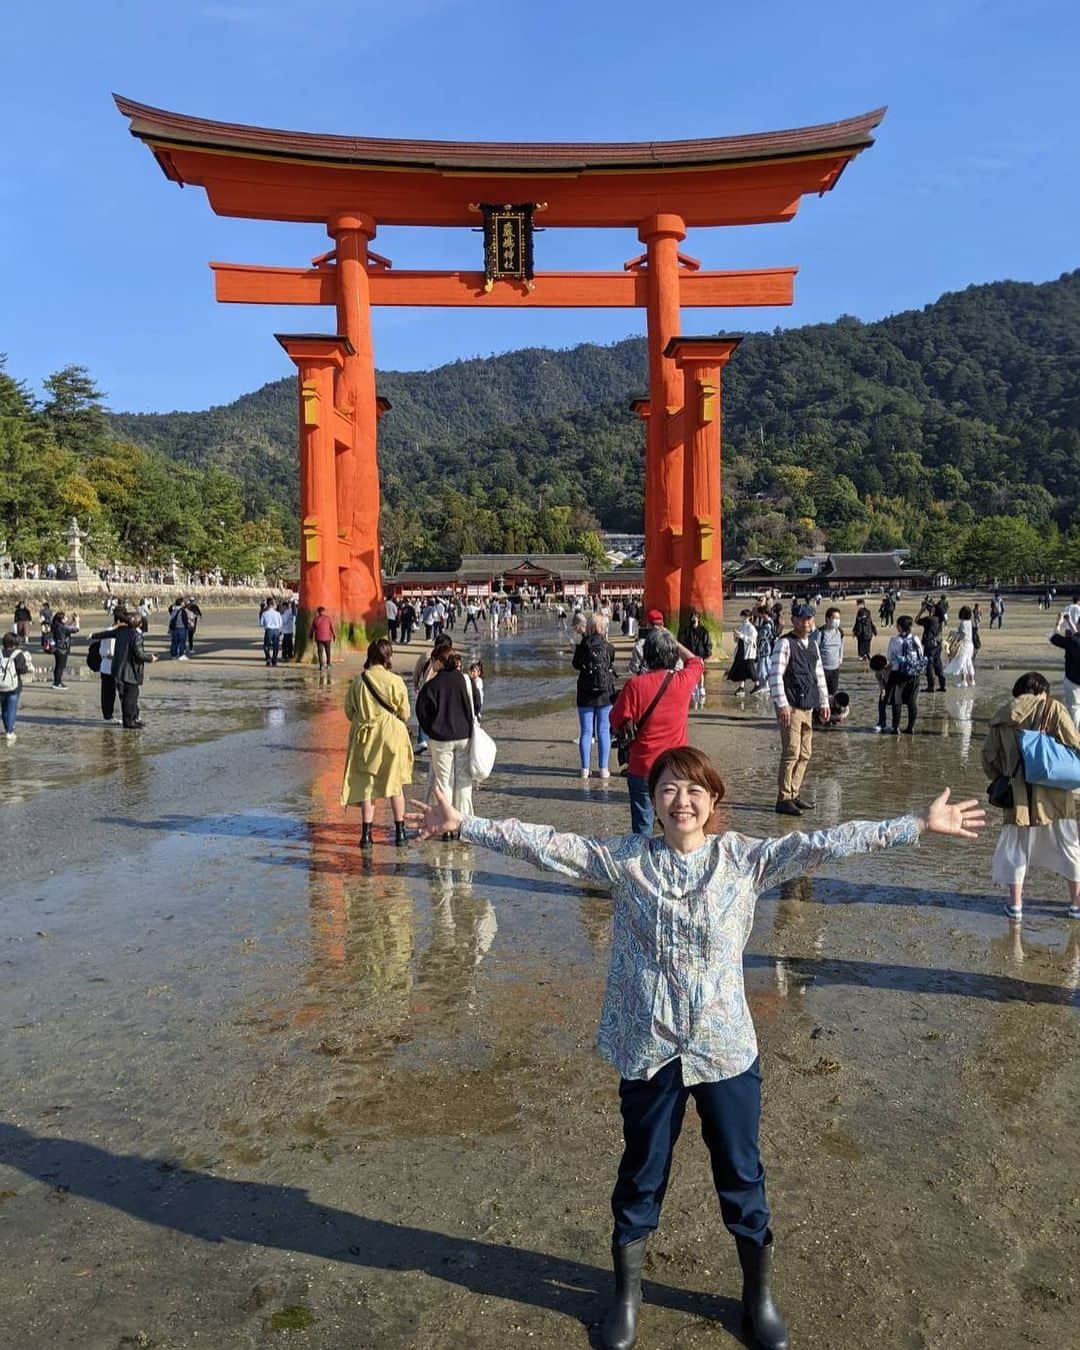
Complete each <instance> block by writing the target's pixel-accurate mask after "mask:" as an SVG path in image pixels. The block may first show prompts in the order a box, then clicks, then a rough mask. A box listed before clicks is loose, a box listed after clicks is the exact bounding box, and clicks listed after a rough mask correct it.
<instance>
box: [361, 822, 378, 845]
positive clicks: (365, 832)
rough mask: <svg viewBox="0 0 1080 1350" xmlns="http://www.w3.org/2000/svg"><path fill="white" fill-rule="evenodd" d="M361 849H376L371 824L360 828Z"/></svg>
mask: <svg viewBox="0 0 1080 1350" xmlns="http://www.w3.org/2000/svg"><path fill="white" fill-rule="evenodd" d="M360 847H361V848H374V847H375V840H374V839H373V838H372V836H371V825H370V823H369V824H366V825H361V826H360Z"/></svg>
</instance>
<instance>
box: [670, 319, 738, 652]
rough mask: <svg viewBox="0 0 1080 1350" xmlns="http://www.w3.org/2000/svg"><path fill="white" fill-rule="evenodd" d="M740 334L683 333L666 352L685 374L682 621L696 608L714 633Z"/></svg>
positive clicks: (719, 611)
mask: <svg viewBox="0 0 1080 1350" xmlns="http://www.w3.org/2000/svg"><path fill="white" fill-rule="evenodd" d="M740 340H741V339H739V338H711V337H680V338H674V339H673V340H672V341H671V342H669V343H668V345H667V348H666V349H665V352H664V354H665V356H667V357H668V358H669V359H670V360H671V361H673V362H674V364H675V366H676V367H677V368H678V370H679V371H680V372H681V375H682V379H683V399H682V408H683V412H682V418H683V437H684V441H685V446H684V450H683V491H682V502H683V505H682V512H683V530H684V532H683V548H682V572H681V584H680V595H679V610H680V613H679V620H678V623H679V625H681V624H682V623H683V622H684V621H685V620H686V619H687V618H688V617H689V615H690V611H691V610H692V609H696V610H697V612H698V614H700V616H701V621H702V623H704V624H705V626H706V627H707V628H708V629H709V630H710V631H711V633H712V634H713V636H714V637H716V636H717V635H718V634H719V631H720V624H721V620H722V619H723V608H724V591H723V558H722V550H721V525H722V521H721V499H720V454H721V450H720V422H721V416H720V408H721V398H720V375H721V371H722V370H723V368H724V366H725V365H727V363H728V361H729V360H730V359H731V354H732V352H734V350H735V348H736V347H737V346H738V345H739V342H740ZM671 617H672V616H671V615H669V620H670V619H671ZM676 626H677V625H676V624H675V623H674V622H672V627H676Z"/></svg>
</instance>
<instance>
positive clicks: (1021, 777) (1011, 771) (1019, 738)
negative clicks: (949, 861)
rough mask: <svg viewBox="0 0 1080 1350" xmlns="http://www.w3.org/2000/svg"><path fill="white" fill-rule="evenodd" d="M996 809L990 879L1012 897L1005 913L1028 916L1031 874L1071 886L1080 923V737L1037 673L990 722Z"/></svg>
mask: <svg viewBox="0 0 1080 1350" xmlns="http://www.w3.org/2000/svg"><path fill="white" fill-rule="evenodd" d="M982 763H983V768H984V769H985V771H986V773H987V775H988V777H989V778H990V779H992V780H993V781H992V782H991V783H990V788H989V796H990V801H991V804H992V805H995V806H998V807H1000V809H1001V810H1002V811H1003V812H1004V820H1003V823H1002V827H1001V834H1000V836H999V838H998V842H997V848H996V849H995V850H994V858H993V862H992V863H991V867H990V875H991V878H992V880H994V881H995V882H996V883H997V884H998V885H1000V886H1005V887H1007V888H1008V891H1009V899H1008V901H1007V903H1006V905H1005V912H1006V914H1007V915H1008V916H1009V918H1010V919H1013V920H1020V919H1022V918H1023V912H1024V911H1023V905H1024V883H1025V881H1026V879H1027V873H1028V871H1029V869H1030V868H1033V867H1034V868H1038V869H1040V870H1042V871H1044V872H1053V873H1055V874H1056V875H1057V876H1061V877H1064V878H1065V879H1066V881H1068V883H1069V910H1068V913H1069V917H1070V918H1071V919H1080V835H1078V832H1077V824H1076V805H1075V799H1074V797H1073V793H1072V789H1071V787H1069V786H1060V785H1059V786H1055V785H1054V784H1055V783H1058V784H1060V783H1065V784H1068V783H1071V782H1073V779H1072V778H1071V777H1070V776H1069V775H1070V773H1071V772H1072V771H1073V770H1074V769H1075V768H1076V767H1077V766H1078V765H1080V732H1078V731H1077V729H1076V725H1075V723H1074V722H1073V720H1072V718H1071V717H1070V715H1069V713H1068V710H1067V709H1066V708H1065V705H1064V704H1062V703H1059V702H1058V700H1057V699H1055V698H1052V697H1051V696H1050V685H1049V684H1048V683H1047V681H1046V679H1045V677H1044V676H1042V675H1040V674H1039V673H1038V672H1037V671H1030V672H1029V673H1028V674H1026V675H1021V677H1020V678H1019V679H1018V680H1017V681H1016V683H1015V684H1014V685H1013V689H1012V698H1011V699H1010V700H1009V701H1008V702H1007V703H1004V704H1002V706H1001V707H1000V708H999V709H998V710H997V712H996V713H994V715H993V717H991V719H990V729H989V731H988V732H987V734H986V740H985V742H984V744H983V749H982Z"/></svg>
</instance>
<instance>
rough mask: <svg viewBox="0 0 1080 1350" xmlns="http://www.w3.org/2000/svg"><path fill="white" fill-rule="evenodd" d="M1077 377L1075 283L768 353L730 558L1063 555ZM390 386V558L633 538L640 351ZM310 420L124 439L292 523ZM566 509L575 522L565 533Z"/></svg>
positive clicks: (597, 353)
mask: <svg viewBox="0 0 1080 1350" xmlns="http://www.w3.org/2000/svg"><path fill="white" fill-rule="evenodd" d="M691 317H692V316H689V315H688V316H687V318H688V319H689V318H691ZM1078 356H1080V271H1077V272H1072V273H1069V274H1067V275H1065V276H1063V277H1061V278H1060V279H1059V280H1057V281H1052V282H1047V283H1045V284H1042V285H1032V284H1028V283H1017V282H998V283H995V284H992V285H985V286H972V287H969V288H968V289H967V290H965V291H962V292H959V293H956V294H950V295H946V296H943V297H942V298H941V299H940V300H938V301H937V302H935V303H934V304H932V305H928V306H926V308H924V309H922V310H913V311H910V312H907V313H903V314H897V315H894V316H893V317H891V318H888V319H884V320H881V321H880V322H877V323H869V324H864V323H861V322H859V321H858V320H857V319H853V318H842V319H840V320H838V321H837V322H836V323H832V324H817V325H814V326H811V327H805V328H797V329H790V330H786V331H783V330H778V331H777V332H774V333H771V334H752V335H751V336H749V337H747V338H746V340H745V341H744V342H743V344H742V345H741V347H740V348H739V349H738V351H737V352H736V354H735V356H734V358H733V359H732V361H731V363H730V365H729V366H728V368H727V371H726V372H725V382H724V442H725V446H724V464H725V469H724V492H725V499H726V501H725V520H724V534H725V548H726V551H727V552H728V554H729V555H730V554H732V553H735V554H737V555H741V554H744V553H758V552H761V553H767V554H771V555H774V556H777V557H780V558H790V557H791V556H792V555H793V554H794V553H795V552H796V551H798V550H799V549H802V548H805V547H808V546H811V545H821V544H827V545H828V546H830V547H833V548H859V547H870V548H886V547H892V546H894V545H908V546H911V547H914V548H916V550H917V551H918V552H920V553H921V554H922V555H923V556H925V557H926V558H927V560H928V561H929V560H935V561H938V560H941V559H943V558H945V557H946V556H947V555H949V554H950V553H954V552H955V549H956V545H957V542H958V540H960V539H961V538H962V537H963V536H964V534H965V533H966V532H967V531H968V530H969V528H970V527H971V526H972V525H973V524H975V523H976V522H978V521H980V520H982V519H985V518H987V517H999V516H1010V517H1015V518H1016V519H1018V520H1019V521H1021V522H1026V523H1027V524H1028V525H1029V526H1031V527H1032V529H1033V530H1034V531H1036V532H1038V533H1039V534H1040V535H1041V537H1042V538H1043V540H1044V542H1045V541H1046V540H1047V539H1053V538H1054V537H1055V536H1054V528H1053V527H1055V526H1057V527H1060V528H1061V529H1063V530H1067V529H1068V528H1069V526H1070V525H1071V523H1072V521H1073V520H1074V518H1076V516H1077V508H1078V506H1080V359H1078ZM378 383H379V391H380V393H382V394H384V395H385V396H386V397H388V398H389V399H390V400H391V402H392V404H393V411H392V413H390V414H389V415H388V416H387V417H385V418H384V419H383V421H382V423H381V424H380V429H379V434H380V438H381V441H380V458H381V465H382V473H383V480H384V486H385V495H386V497H387V502H388V512H387V520H386V522H385V524H386V535H387V543H388V544H389V545H390V548H391V551H392V552H393V553H394V554H395V555H400V556H407V557H409V558H410V559H412V560H413V561H417V562H427V563H435V562H439V561H450V560H451V559H452V556H453V554H454V553H455V552H457V551H461V550H464V551H471V550H472V549H474V548H475V549H483V548H489V547H490V548H510V549H512V548H538V547H541V546H543V545H545V544H548V545H550V546H552V547H560V546H563V545H565V544H566V543H567V542H568V534H569V535H572V534H573V532H574V530H575V529H580V528H582V527H583V526H585V525H587V524H588V523H589V520H590V518H594V519H595V520H596V521H598V522H599V523H600V524H602V525H604V526H610V527H613V528H614V527H621V528H633V527H634V526H635V525H636V524H638V523H639V521H640V516H641V477H642V427H641V425H640V423H638V422H637V421H636V420H635V419H634V418H633V417H632V416H631V414H630V413H629V411H628V408H627V402H628V400H629V398H630V397H631V396H633V395H634V394H636V393H639V392H643V391H644V388H645V345H644V342H643V341H642V340H641V339H629V340H627V341H624V342H620V343H617V344H615V345H614V346H610V347H598V346H595V345H591V344H584V345H582V346H579V347H575V348H573V349H571V350H567V351H547V350H544V349H540V348H532V349H527V350H524V351H518V352H511V353H508V354H507V355H504V356H497V357H492V358H489V359H486V360H472V361H457V362H454V363H453V364H451V365H447V366H443V367H441V368H440V369H438V370H435V371H431V372H416V373H405V372H398V371H390V372H384V373H381V374H380V375H379V380H378ZM295 417H296V412H295V393H294V384H293V381H292V380H291V379H285V380H281V381H278V382H276V383H274V384H270V385H266V386H265V387H264V388H262V389H260V390H259V391H257V392H256V393H253V394H250V395H247V396H245V397H244V398H242V399H239V400H238V401H237V402H236V403H234V404H231V405H229V406H227V407H223V408H215V409H212V410H210V411H209V412H206V413H170V414H164V415H161V414H155V415H142V416H116V417H114V418H113V426H114V428H115V430H116V431H117V433H119V434H120V435H122V436H123V437H125V438H129V439H131V440H133V441H135V442H136V443H138V444H140V445H144V446H148V447H154V448H158V449H160V450H161V451H163V452H164V453H165V454H167V455H169V456H170V457H172V458H175V459H181V460H184V461H186V462H188V463H191V464H196V465H206V464H213V465H215V466H221V467H224V468H227V469H230V470H232V471H233V472H236V473H237V474H239V475H240V476H241V478H243V479H245V480H246V481H247V483H248V485H249V486H248V492H247V493H246V494H245V495H247V496H252V495H254V496H255V497H256V498H257V496H258V494H259V492H260V491H266V492H268V493H269V494H271V495H273V496H274V497H276V498H277V499H278V500H279V501H280V500H281V499H282V495H284V496H285V497H286V498H287V499H288V500H289V502H290V504H291V503H292V502H293V501H294V500H295V490H296V489H295V476H296V474H295V436H296V431H295ZM256 484H259V485H261V488H260V487H257V486H256ZM255 504H256V505H258V506H261V507H264V506H265V505H266V503H265V502H257V501H256V503H255ZM541 506H542V507H543V515H544V517H545V518H541V517H540V515H538V511H539V509H540V508H541ZM553 507H555V508H559V507H562V508H568V510H564V511H562V512H559V513H558V514H557V516H556V517H555V518H554V519H550V517H551V508H553ZM394 560H395V561H397V560H398V556H395V559H394Z"/></svg>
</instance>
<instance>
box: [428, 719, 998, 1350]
mask: <svg viewBox="0 0 1080 1350" xmlns="http://www.w3.org/2000/svg"><path fill="white" fill-rule="evenodd" d="M648 787H649V794H650V797H651V799H652V804H653V808H654V810H655V812H656V818H657V820H658V821H659V823H660V825H661V828H662V830H663V837H657V836H652V837H647V836H645V835H640V834H628V835H623V836H621V837H618V838H613V839H595V838H589V837H587V836H583V835H579V834H569V833H560V832H559V831H557V830H555V829H553V828H552V827H551V826H549V825H528V824H525V823H524V822H522V821H519V820H504V821H495V820H484V819H481V818H480V817H477V816H469V815H464V816H463V815H462V814H460V813H459V812H458V811H455V810H454V808H453V807H452V806H451V805H450V803H449V802H448V801H447V799H446V797H445V795H444V794H443V793H442V792H439V791H436V792H435V794H434V797H433V800H432V801H431V802H430V803H429V804H428V805H426V806H425V805H423V804H422V803H419V802H414V803H413V807H414V808H415V809H414V811H413V812H412V814H411V816H410V817H409V819H410V820H411V821H412V822H413V823H414V824H415V825H416V826H418V827H419V829H420V831H421V833H422V835H423V836H424V837H427V836H430V835H439V834H443V835H445V834H447V833H449V832H453V831H457V830H460V832H461V839H462V840H463V841H465V842H468V843H472V844H479V845H482V846H483V847H485V848H490V849H493V850H495V851H496V852H499V853H506V854H509V855H511V856H512V857H515V858H521V859H524V860H525V861H527V862H531V863H533V864H535V865H536V866H538V867H544V868H548V869H549V870H551V871H554V872H563V873H566V874H568V875H570V876H574V877H580V878H588V879H589V880H591V881H594V882H599V883H600V884H601V885H605V886H607V887H608V888H609V889H610V891H611V893H612V899H613V902H614V913H613V920H614V928H613V935H612V945H611V963H610V967H609V971H608V981H607V990H606V993H605V995H604V1004H603V1009H602V1011H601V1014H600V1032H599V1048H600V1052H601V1054H602V1055H603V1056H604V1057H605V1059H607V1060H608V1061H609V1062H610V1063H611V1064H612V1065H613V1066H614V1067H615V1069H616V1070H617V1071H618V1073H619V1076H620V1080H621V1081H620V1084H619V1100H620V1108H621V1111H622V1119H623V1136H624V1141H625V1142H624V1150H623V1156H622V1161H621V1162H620V1164H619V1172H618V1179H617V1181H616V1183H615V1190H614V1193H613V1194H612V1197H611V1208H612V1212H613V1214H614V1219H615V1223H614V1232H613V1235H612V1261H613V1265H614V1269H615V1298H614V1302H613V1304H612V1306H611V1308H610V1309H609V1310H608V1313H607V1316H606V1317H605V1319H604V1323H603V1328H602V1331H601V1340H600V1344H601V1346H602V1347H604V1350H628V1348H629V1347H630V1346H632V1345H633V1344H634V1341H635V1339H636V1336H637V1321H638V1309H639V1307H640V1304H641V1269H642V1263H643V1261H644V1258H645V1246H646V1243H647V1241H648V1238H649V1235H650V1233H652V1231H653V1230H654V1229H655V1228H656V1227H657V1225H658V1224H659V1221H660V1207H661V1204H662V1203H663V1199H664V1192H665V1190H666V1189H667V1183H668V1174H669V1171H670V1168H671V1160H672V1154H673V1152H674V1148H675V1143H676V1141H677V1139H678V1137H679V1131H680V1129H681V1128H682V1122H683V1115H684V1112H685V1110H686V1104H687V1100H688V1098H690V1097H691V1096H692V1097H693V1098H694V1101H695V1104H696V1106H697V1111H698V1115H699V1116H700V1118H701V1123H702V1124H701V1128H702V1135H703V1137H704V1139H705V1143H706V1145H707V1146H708V1149H709V1153H710V1155H711V1158H712V1170H713V1180H714V1183H715V1186H716V1190H717V1194H718V1196H719V1200H720V1212H721V1215H722V1217H723V1221H724V1223H725V1225H726V1226H727V1229H728V1231H729V1232H730V1233H731V1234H732V1236H733V1237H734V1239H735V1245H736V1248H737V1251H738V1256H739V1262H740V1265H741V1267H742V1275H743V1286H742V1304H743V1315H744V1318H745V1322H746V1327H747V1331H748V1332H749V1333H750V1335H751V1336H752V1337H753V1340H754V1343H755V1344H756V1345H758V1346H759V1347H761V1350H787V1347H788V1345H789V1339H788V1330H787V1326H786V1324H785V1323H784V1321H783V1319H782V1318H781V1316H780V1314H779V1312H778V1311H777V1309H776V1305H775V1303H774V1302H773V1296H772V1292H771V1282H770V1269H771V1264H772V1254H773V1239H772V1231H771V1229H770V1227H769V1220H770V1214H769V1206H768V1203H767V1201H766V1198H765V1170H764V1168H763V1166H762V1163H761V1156H760V1153H759V1150H758V1123H759V1117H760V1112H761V1073H760V1069H759V1065H758V1049H757V1040H756V1037H755V1033H754V1024H753V1022H752V1020H751V1018H750V1010H749V1008H748V1006H747V1002H746V992H745V989H744V986H743V963H742V953H743V948H744V947H745V946H746V943H747V940H748V939H749V937H750V929H751V926H752V924H753V920H754V907H755V904H756V902H757V897H758V894H759V893H760V892H761V891H764V890H767V889H768V888H769V887H771V886H775V885H777V884H778V883H779V882H780V881H782V880H783V879H784V878H785V877H788V876H792V875H799V874H801V873H804V872H807V871H809V870H811V869H813V868H815V867H817V866H819V865H820V864H822V863H826V862H831V861H833V860H834V859H838V858H845V857H848V856H849V855H851V854H855V853H869V852H871V851H873V850H876V849H882V848H890V847H894V846H897V845H903V844H914V843H916V842H917V841H918V838H919V836H920V834H922V833H923V832H924V831H930V832H931V833H934V834H943V835H953V836H957V837H959V838H963V839H974V838H976V837H977V833H976V832H977V831H978V829H979V828H980V827H981V826H982V825H983V823H984V821H985V813H984V811H983V810H982V808H981V807H980V805H979V803H978V802H977V801H976V800H974V799H972V800H970V801H964V802H959V803H953V802H950V800H949V790H948V789H947V788H946V789H945V791H944V792H943V793H942V794H941V795H940V796H939V797H937V798H936V799H935V800H934V801H933V802H932V803H931V804H930V806H929V807H928V808H927V810H926V811H925V812H924V813H923V814H921V815H906V816H900V817H898V818H897V819H895V820H887V821H882V822H872V821H850V822H849V823H848V824H846V825H839V826H837V827H836V828H834V829H831V830H819V831H816V832H815V833H813V834H801V833H792V834H788V835H784V836H782V837H781V838H778V839H752V838H750V837H748V836H747V835H744V834H737V833H733V832H732V833H726V834H709V833H708V830H709V828H710V825H711V822H712V818H713V815H714V812H715V810H716V807H717V805H718V804H719V802H720V801H721V799H722V798H723V796H724V784H723V782H722V780H721V779H720V776H719V775H718V774H717V772H716V769H715V768H714V767H713V765H712V763H711V762H710V761H709V759H708V758H707V757H706V756H705V755H704V754H702V753H701V751H700V750H696V749H694V748H693V747H692V746H688V745H684V746H679V747H677V748H675V749H670V750H666V751H664V752H663V753H662V754H661V755H660V756H659V757H658V758H657V759H656V761H655V763H654V764H653V766H652V769H651V771H650V773H649V777H648Z"/></svg>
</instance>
